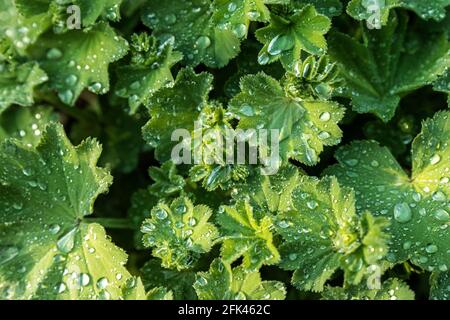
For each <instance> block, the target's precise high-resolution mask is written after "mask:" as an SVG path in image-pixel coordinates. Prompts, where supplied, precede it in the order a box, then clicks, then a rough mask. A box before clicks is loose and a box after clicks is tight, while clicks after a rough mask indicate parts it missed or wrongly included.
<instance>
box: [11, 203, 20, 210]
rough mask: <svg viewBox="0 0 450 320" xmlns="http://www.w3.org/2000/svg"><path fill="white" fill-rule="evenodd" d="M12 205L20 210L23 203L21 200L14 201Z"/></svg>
mask: <svg viewBox="0 0 450 320" xmlns="http://www.w3.org/2000/svg"><path fill="white" fill-rule="evenodd" d="M12 207H13V208H14V209H16V210H22V209H23V203H22V202H15V203H13V205H12Z"/></svg>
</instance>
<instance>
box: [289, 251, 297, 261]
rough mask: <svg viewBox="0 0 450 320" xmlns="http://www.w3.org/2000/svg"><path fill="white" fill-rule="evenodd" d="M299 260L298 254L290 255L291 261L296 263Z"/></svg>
mask: <svg viewBox="0 0 450 320" xmlns="http://www.w3.org/2000/svg"><path fill="white" fill-rule="evenodd" d="M296 259H297V254H296V253H290V254H289V260H291V261H294V260H296Z"/></svg>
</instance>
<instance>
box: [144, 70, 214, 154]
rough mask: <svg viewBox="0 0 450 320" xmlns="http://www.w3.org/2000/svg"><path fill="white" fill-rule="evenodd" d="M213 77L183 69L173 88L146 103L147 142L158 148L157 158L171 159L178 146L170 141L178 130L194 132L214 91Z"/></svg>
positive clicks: (145, 132) (159, 93)
mask: <svg viewBox="0 0 450 320" xmlns="http://www.w3.org/2000/svg"><path fill="white" fill-rule="evenodd" d="M211 84H212V76H211V75H210V74H208V73H200V74H198V75H197V74H195V72H194V71H193V70H192V69H189V68H187V69H183V70H181V71H180V72H179V73H178V75H177V79H176V80H175V84H174V86H173V87H171V88H162V89H161V90H159V91H158V92H156V93H155V94H154V95H153V96H152V97H151V98H150V99H149V100H148V102H147V104H146V105H147V107H148V108H149V109H150V115H151V116H152V118H151V119H150V121H149V122H148V123H147V124H146V125H145V126H144V128H143V134H144V139H145V140H147V142H148V143H149V144H150V145H151V146H152V147H154V148H156V151H155V152H156V158H157V159H158V160H160V161H167V160H169V159H170V156H171V151H172V148H173V147H174V146H175V145H176V144H178V142H177V141H175V142H174V141H171V137H172V133H173V131H174V130H176V129H186V130H187V131H189V132H192V131H193V129H194V121H196V120H197V118H198V116H199V114H200V111H201V110H202V108H203V106H204V105H205V104H206V101H207V98H208V93H209V91H210V90H211Z"/></svg>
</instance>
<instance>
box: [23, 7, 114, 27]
mask: <svg viewBox="0 0 450 320" xmlns="http://www.w3.org/2000/svg"><path fill="white" fill-rule="evenodd" d="M15 2H16V3H17V7H18V8H19V11H20V13H21V14H23V15H24V16H25V17H26V18H27V19H33V18H35V17H36V16H39V15H43V14H44V13H46V12H48V17H49V18H50V19H49V20H50V22H53V24H54V29H55V31H58V32H61V31H67V29H68V28H67V23H68V22H69V21H71V22H72V19H71V17H72V16H73V14H74V13H73V11H72V12H71V13H69V12H68V10H67V9H68V7H69V6H72V5H75V6H78V7H79V9H80V23H81V25H82V26H83V27H90V26H92V25H94V24H95V22H96V21H98V20H100V18H103V19H105V20H110V21H118V20H119V19H120V12H119V5H120V4H121V3H122V0H97V1H90V0H38V1H36V0H34V1H29V0H16V1H15ZM51 20H53V21H51Z"/></svg>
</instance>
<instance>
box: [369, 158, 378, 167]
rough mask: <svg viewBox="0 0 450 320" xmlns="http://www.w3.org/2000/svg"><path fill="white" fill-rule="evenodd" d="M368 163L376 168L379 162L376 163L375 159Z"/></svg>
mask: <svg viewBox="0 0 450 320" xmlns="http://www.w3.org/2000/svg"><path fill="white" fill-rule="evenodd" d="M370 165H371V166H372V167H374V168H377V167H378V166H379V165H380V164H379V163H378V161H377V160H372V162H371V163H370Z"/></svg>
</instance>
